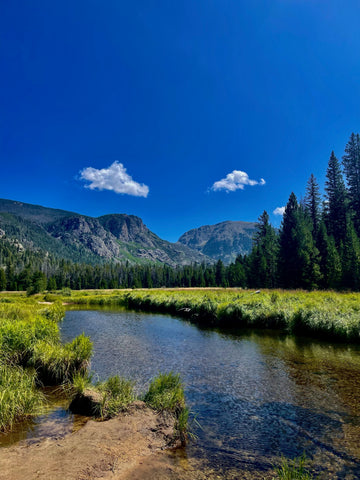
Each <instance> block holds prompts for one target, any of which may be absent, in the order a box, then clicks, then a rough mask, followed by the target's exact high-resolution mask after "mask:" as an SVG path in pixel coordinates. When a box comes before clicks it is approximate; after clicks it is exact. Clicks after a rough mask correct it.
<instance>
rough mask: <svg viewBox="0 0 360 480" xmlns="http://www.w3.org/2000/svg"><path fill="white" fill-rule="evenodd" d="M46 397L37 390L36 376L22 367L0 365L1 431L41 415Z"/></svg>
mask: <svg viewBox="0 0 360 480" xmlns="http://www.w3.org/2000/svg"><path fill="white" fill-rule="evenodd" d="M43 404H44V396H43V395H42V394H41V393H40V392H39V391H38V390H36V388H35V375H34V374H31V373H29V372H28V371H25V370H23V369H22V368H21V367H16V366H10V365H4V364H0V431H4V430H6V429H11V427H12V426H13V424H14V422H15V421H18V420H21V419H22V418H24V417H26V416H29V415H34V414H37V413H39V411H40V409H41V407H42V406H43Z"/></svg>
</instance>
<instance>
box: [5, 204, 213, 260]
mask: <svg viewBox="0 0 360 480" xmlns="http://www.w3.org/2000/svg"><path fill="white" fill-rule="evenodd" d="M124 224H127V238H125V237H126V236H124V234H123V235H120V232H116V231H115V230H114V229H115V227H114V225H118V226H119V225H120V226H121V225H124ZM0 229H1V230H2V231H3V232H4V233H5V234H6V236H8V237H10V238H16V239H17V240H18V241H19V242H20V243H21V244H24V246H25V247H27V248H30V249H41V250H44V251H49V252H51V253H53V254H55V255H56V256H59V254H60V256H61V257H63V258H65V259H68V260H74V261H77V262H81V261H83V262H88V263H101V262H104V261H109V260H112V261H116V262H121V261H130V262H133V263H147V262H151V263H164V264H166V265H169V266H172V267H175V266H177V265H186V264H190V263H202V262H206V263H209V262H210V263H211V261H212V260H211V259H209V258H207V257H206V256H205V255H203V254H200V253H199V252H196V251H195V250H192V249H190V248H188V247H186V246H185V245H182V244H177V243H171V242H168V241H166V240H162V239H161V238H160V237H158V236H157V235H156V234H155V233H153V232H151V231H150V230H149V229H148V228H147V227H146V225H145V224H144V223H143V221H142V219H141V218H140V217H137V216H135V215H127V214H108V215H103V216H100V217H98V218H96V217H90V216H87V215H81V214H79V213H75V212H69V211H66V210H60V209H52V208H48V207H43V206H41V205H33V204H28V203H25V202H19V201H17V200H8V199H0ZM111 230H113V231H111ZM113 232H115V233H118V236H116V235H114V233H113Z"/></svg>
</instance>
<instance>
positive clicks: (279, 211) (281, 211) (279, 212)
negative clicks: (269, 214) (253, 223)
mask: <svg viewBox="0 0 360 480" xmlns="http://www.w3.org/2000/svg"><path fill="white" fill-rule="evenodd" d="M285 208H286V207H276V208H275V210H274V211H273V214H274V215H284V213H285Z"/></svg>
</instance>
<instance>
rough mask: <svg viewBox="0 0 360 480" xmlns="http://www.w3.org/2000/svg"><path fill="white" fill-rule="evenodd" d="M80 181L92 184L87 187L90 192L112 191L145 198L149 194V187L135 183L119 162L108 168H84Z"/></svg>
mask: <svg viewBox="0 0 360 480" xmlns="http://www.w3.org/2000/svg"><path fill="white" fill-rule="evenodd" d="M80 179H81V180H85V181H88V182H90V184H89V185H85V187H86V188H90V190H111V191H113V192H115V193H122V194H125V195H133V196H134V197H145V198H146V197H147V196H148V193H149V187H148V186H147V185H144V184H143V183H142V184H140V183H137V182H135V180H133V179H132V177H131V176H130V175H129V174H128V173H126V168H125V167H124V165H123V164H122V163H119V162H117V161H116V162H114V163H113V164H112V165H110V167H108V168H101V169H97V168H93V167H87V168H84V169H83V170H81V171H80Z"/></svg>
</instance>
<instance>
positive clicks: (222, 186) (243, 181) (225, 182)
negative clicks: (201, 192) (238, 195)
mask: <svg viewBox="0 0 360 480" xmlns="http://www.w3.org/2000/svg"><path fill="white" fill-rule="evenodd" d="M265 183H266V182H265V180H264V179H263V178H261V179H260V181H256V180H251V179H250V178H249V175H248V174H247V173H246V172H242V171H241V170H234V171H232V172H231V173H228V174H227V175H226V177H225V178H222V179H221V180H219V181H217V182H215V183H214V185H213V186H212V187H211V190H214V191H215V192H216V191H218V190H226V191H227V192H235V190H244V186H245V185H250V186H253V185H265Z"/></svg>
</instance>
